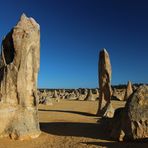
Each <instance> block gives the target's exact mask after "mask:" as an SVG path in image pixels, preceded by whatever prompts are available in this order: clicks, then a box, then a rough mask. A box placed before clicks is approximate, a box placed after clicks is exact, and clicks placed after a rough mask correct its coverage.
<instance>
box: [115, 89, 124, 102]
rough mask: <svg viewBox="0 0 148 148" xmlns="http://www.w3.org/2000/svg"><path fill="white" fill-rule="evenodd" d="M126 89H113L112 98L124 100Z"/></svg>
mask: <svg viewBox="0 0 148 148" xmlns="http://www.w3.org/2000/svg"><path fill="white" fill-rule="evenodd" d="M125 92H126V90H125V89H116V88H114V89H113V94H112V99H113V100H119V101H124V98H125Z"/></svg>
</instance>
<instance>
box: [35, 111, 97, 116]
mask: <svg viewBox="0 0 148 148" xmlns="http://www.w3.org/2000/svg"><path fill="white" fill-rule="evenodd" d="M38 111H49V112H63V113H72V114H79V115H83V116H92V117H97V115H95V114H92V113H87V112H80V111H71V110H45V109H39V110H38Z"/></svg>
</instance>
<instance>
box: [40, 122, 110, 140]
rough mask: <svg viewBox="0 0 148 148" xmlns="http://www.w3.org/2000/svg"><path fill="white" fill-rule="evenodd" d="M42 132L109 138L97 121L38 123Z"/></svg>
mask: <svg viewBox="0 0 148 148" xmlns="http://www.w3.org/2000/svg"><path fill="white" fill-rule="evenodd" d="M40 128H41V130H42V131H43V132H45V133H48V134H53V135H58V136H75V137H86V138H93V139H99V138H100V139H103V140H109V139H108V138H107V137H108V136H106V131H103V130H102V129H101V127H100V125H99V124H97V123H79V122H51V123H42V122H41V123H40Z"/></svg>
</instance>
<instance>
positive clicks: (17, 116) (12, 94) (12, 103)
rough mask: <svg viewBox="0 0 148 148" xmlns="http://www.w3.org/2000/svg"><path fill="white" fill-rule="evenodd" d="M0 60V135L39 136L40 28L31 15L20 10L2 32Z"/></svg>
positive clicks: (22, 137) (16, 136)
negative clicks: (21, 12)
mask: <svg viewBox="0 0 148 148" xmlns="http://www.w3.org/2000/svg"><path fill="white" fill-rule="evenodd" d="M0 61H1V64H0V65H1V67H0V96H1V99H0V100H1V101H0V121H4V122H0V136H1V137H4V136H10V137H11V138H13V139H22V140H23V139H26V138H34V137H37V136H39V134H40V129H39V121H38V115H37V105H38V100H37V99H38V97H37V77H38V70H39V65H40V28H39V25H38V24H37V23H36V21H35V20H34V19H33V18H27V17H26V16H25V15H24V14H23V15H22V16H21V18H20V21H19V22H18V24H17V25H16V26H15V27H14V28H13V29H12V30H11V31H10V32H9V33H8V34H7V35H6V37H5V38H4V39H3V41H2V53H1V60H0ZM4 114H5V116H4Z"/></svg>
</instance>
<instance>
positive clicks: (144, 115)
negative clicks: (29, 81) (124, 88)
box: [111, 85, 148, 141]
mask: <svg viewBox="0 0 148 148" xmlns="http://www.w3.org/2000/svg"><path fill="white" fill-rule="evenodd" d="M111 137H112V138H114V139H117V140H119V141H123V140H136V139H145V138H148V86H146V85H143V86H140V87H139V88H138V89H137V90H136V91H135V92H134V93H133V94H132V95H131V96H130V97H129V99H128V100H127V103H126V105H125V108H121V109H120V108H119V109H117V110H116V111H115V116H114V118H113V129H112V132H111Z"/></svg>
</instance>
